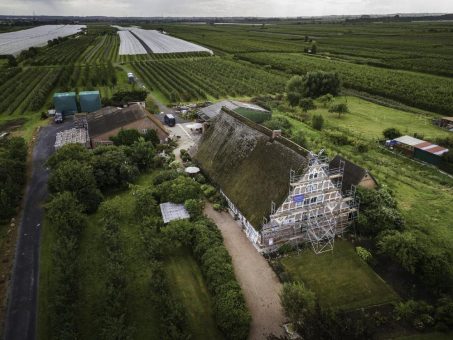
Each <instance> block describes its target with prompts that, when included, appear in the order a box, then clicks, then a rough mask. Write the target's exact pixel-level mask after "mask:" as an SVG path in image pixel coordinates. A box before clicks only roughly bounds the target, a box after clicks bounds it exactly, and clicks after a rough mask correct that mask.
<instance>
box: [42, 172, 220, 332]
mask: <svg viewBox="0 0 453 340" xmlns="http://www.w3.org/2000/svg"><path fill="white" fill-rule="evenodd" d="M152 178H153V175H152V174H151V175H144V176H142V177H141V178H140V180H139V181H138V184H139V185H149V184H150V183H151V180H152ZM106 201H109V202H116V206H118V207H121V208H120V210H121V232H120V235H121V244H122V247H123V251H124V257H125V260H126V262H125V268H127V275H128V284H127V288H126V294H127V297H128V298H127V309H126V310H125V313H126V314H127V318H128V320H129V323H130V324H131V325H132V328H133V333H132V338H133V339H161V337H160V335H159V334H160V333H159V332H160V319H159V315H158V314H156V310H155V309H154V306H153V304H152V303H151V302H150V301H151V299H152V291H151V288H150V281H151V280H152V279H153V278H152V277H151V276H150V273H151V272H150V269H149V266H150V265H149V260H148V258H147V257H146V253H145V251H144V247H145V246H146V245H144V244H143V240H142V238H141V233H140V226H139V225H138V224H137V223H136V222H135V221H134V218H133V215H132V214H133V205H134V201H133V196H132V193H131V192H130V191H125V192H121V193H118V194H112V195H111V196H110V197H108V198H107V199H106ZM101 226H102V223H101V221H100V213H96V214H94V215H90V216H89V224H88V228H87V229H85V230H84V231H83V235H82V239H81V246H80V256H79V259H80V263H79V265H80V280H79V287H80V290H79V292H78V301H79V303H78V312H77V315H78V320H77V325H78V329H79V332H80V337H81V338H82V339H99V337H100V326H101V325H99V324H98V323H96V322H94V320H100V317H99V315H100V314H102V305H103V301H104V300H103V299H105V294H106V293H105V282H106V277H105V270H106V265H107V263H106V261H105V254H104V247H103V243H102V227H101ZM54 239H55V236H54V231H52V230H51V228H50V226H49V225H48V224H47V223H46V224H44V229H43V235H42V245H41V258H40V266H41V267H40V282H39V292H38V309H39V310H38V338H39V339H48V338H49V327H51V324H50V320H49V317H48V314H47V310H48V308H49V304H50V303H51V298H52V275H53V274H52V250H51V248H52V244H53V242H54ZM165 267H166V271H167V274H168V278H169V281H170V282H171V287H172V291H173V292H174V294H175V296H178V297H181V301H182V303H183V305H184V309H185V310H186V312H187V315H188V322H189V328H190V331H191V332H192V333H193V334H194V336H195V338H196V339H213V338H215V339H221V338H222V337H221V335H220V333H219V331H218V329H217V327H216V324H215V320H214V318H213V311H212V307H211V298H210V295H209V292H208V290H207V288H206V285H205V283H204V281H203V278H202V276H201V272H200V269H199V267H198V265H197V263H196V262H195V260H194V259H193V257H192V255H191V254H190V252H189V251H187V250H184V249H174V250H173V252H172V253H171V254H169V255H168V260H167V262H166V264H165Z"/></svg>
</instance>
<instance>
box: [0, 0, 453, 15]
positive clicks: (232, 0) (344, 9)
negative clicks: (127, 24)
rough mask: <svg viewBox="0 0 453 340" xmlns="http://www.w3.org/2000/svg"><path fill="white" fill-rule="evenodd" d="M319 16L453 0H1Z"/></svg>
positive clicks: (432, 6)
mask: <svg viewBox="0 0 453 340" xmlns="http://www.w3.org/2000/svg"><path fill="white" fill-rule="evenodd" d="M33 11H34V12H35V13H36V14H41V15H45V14H49V15H107V16H312V15H313V16H315V15H331V14H389V13H415V12H418V13H420V12H422V13H439V12H453V1H452V0H432V1H426V0H317V1H316V0H256V1H253V0H249V1H243V0H15V1H11V0H0V13H1V14H16V15H19V14H21V15H31V14H33Z"/></svg>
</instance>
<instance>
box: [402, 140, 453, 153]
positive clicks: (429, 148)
mask: <svg viewBox="0 0 453 340" xmlns="http://www.w3.org/2000/svg"><path fill="white" fill-rule="evenodd" d="M394 141H395V142H397V143H401V144H406V145H410V146H413V147H414V148H416V149H420V150H423V151H426V152H429V153H432V154H435V155H438V156H441V155H443V154H444V153H446V152H448V149H446V148H444V147H442V146H439V145H437V144H433V143H430V142H427V141H424V140H421V139H418V138H414V137H411V136H401V137H399V138H396V139H394Z"/></svg>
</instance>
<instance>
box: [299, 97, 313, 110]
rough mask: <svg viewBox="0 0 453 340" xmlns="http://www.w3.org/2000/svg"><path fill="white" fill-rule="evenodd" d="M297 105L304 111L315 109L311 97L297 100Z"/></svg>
mask: <svg viewBox="0 0 453 340" xmlns="http://www.w3.org/2000/svg"><path fill="white" fill-rule="evenodd" d="M299 106H300V107H301V108H302V110H303V111H304V112H307V111H309V110H314V109H316V105H315V103H314V102H313V100H312V99H311V98H303V99H301V100H300V102H299Z"/></svg>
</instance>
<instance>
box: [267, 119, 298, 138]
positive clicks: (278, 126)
mask: <svg viewBox="0 0 453 340" xmlns="http://www.w3.org/2000/svg"><path fill="white" fill-rule="evenodd" d="M263 125H264V126H265V127H267V128H268V129H271V130H282V132H283V133H285V134H287V133H288V131H289V129H291V123H290V122H289V120H288V119H286V118H285V117H272V119H270V120H268V121H266V122H264V123H263Z"/></svg>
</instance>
